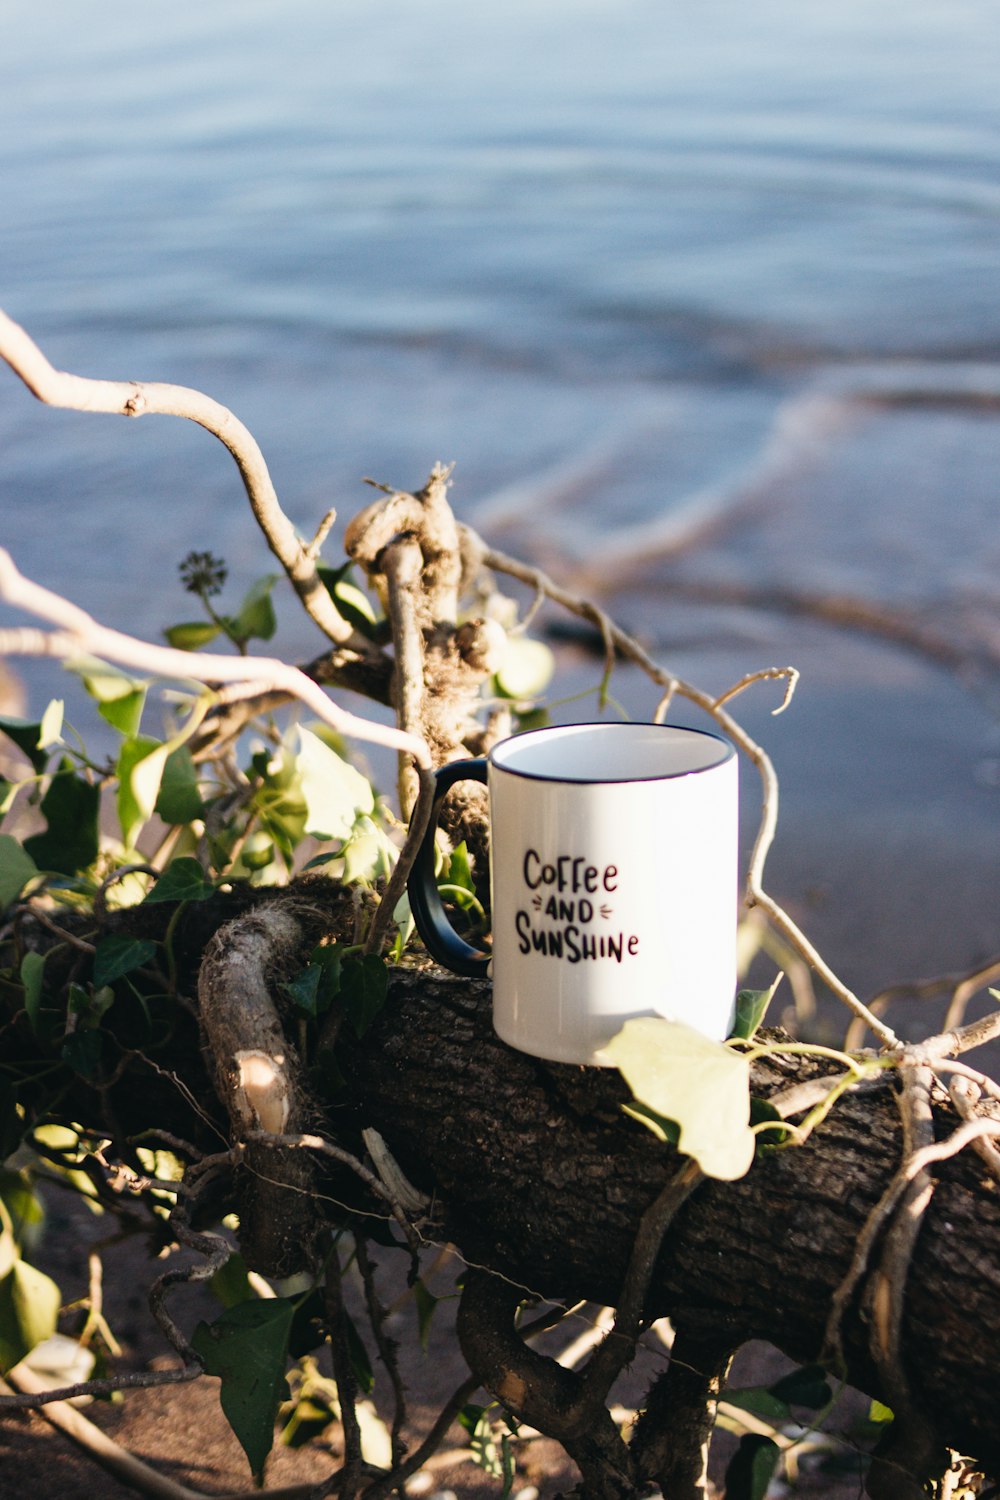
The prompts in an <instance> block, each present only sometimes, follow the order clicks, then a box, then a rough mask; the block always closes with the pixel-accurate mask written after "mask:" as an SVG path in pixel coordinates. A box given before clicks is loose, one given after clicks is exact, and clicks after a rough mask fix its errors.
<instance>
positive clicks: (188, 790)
mask: <svg viewBox="0 0 1000 1500" xmlns="http://www.w3.org/2000/svg"><path fill="white" fill-rule="evenodd" d="M154 811H155V812H156V815H157V817H159V818H162V819H163V821H164V823H172V824H177V823H193V822H194V820H195V818H200V817H201V816H202V814H203V813H204V811H205V804H204V801H203V800H202V795H201V792H200V791H199V790H198V768H197V766H196V765H195V763H194V757H193V756H192V754H191V751H190V750H189V749H188V748H187V746H186V745H180V746H179V747H178V748H177V749H176V750H172V751H171V753H170V754H169V755H168V756H167V759H166V762H165V763H164V767H163V775H162V776H161V778H160V790H159V793H158V795H157V798H156V807H155V809H154Z"/></svg>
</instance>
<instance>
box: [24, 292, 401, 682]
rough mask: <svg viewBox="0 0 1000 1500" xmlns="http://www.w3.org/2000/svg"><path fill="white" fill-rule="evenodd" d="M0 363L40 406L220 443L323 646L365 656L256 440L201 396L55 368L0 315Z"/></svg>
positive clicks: (368, 648)
mask: <svg viewBox="0 0 1000 1500" xmlns="http://www.w3.org/2000/svg"><path fill="white" fill-rule="evenodd" d="M0 359H4V360H6V362H7V364H8V365H10V368H11V369H12V370H13V371H14V374H15V375H18V376H20V378H21V380H23V381H24V384H25V385H26V386H27V387H28V389H29V391H31V393H32V395H33V396H37V398H38V400H39V401H43V402H44V403H45V404H46V405H47V406H57V407H64V408H67V409H69V410H71V411H96V412H109V413H111V414H113V415H115V416H122V417H142V416H148V415H154V414H156V415H160V416H167V417H186V418H187V419H188V421H191V422H196V423H197V424H198V426H199V427H204V428H205V430H206V432H210V433H211V434H212V436H213V437H216V438H218V439H219V442H220V443H222V444H223V445H224V446H225V447H226V448H228V449H229V452H230V453H231V454H232V456H233V458H234V459H235V460H236V467H237V468H238V469H239V471H240V477H241V478H242V480H243V484H244V488H245V489H246V492H247V498H248V499H249V501H250V506H251V509H252V510H253V513H254V515H255V516H256V518H257V522H258V524H259V526H260V528H261V530H262V531H263V533H264V536H265V537H266V539H267V544H268V546H269V547H270V548H271V551H272V552H273V553H274V555H275V557H276V558H277V559H278V561H279V562H280V563H281V566H282V567H283V568H284V570H285V572H286V573H287V575H288V577H289V579H290V580H291V583H292V586H293V588H294V589H295V592H296V593H297V594H298V596H299V598H300V599H301V600H302V603H303V605H304V607H305V609H306V611H307V612H308V614H309V616H310V618H311V619H312V620H313V621H314V622H315V623H316V624H317V625H318V626H319V628H320V629H321V630H322V631H323V633H324V634H325V635H327V636H329V638H330V640H332V641H336V642H337V643H338V644H340V645H345V644H348V643H349V644H350V646H351V648H352V649H353V650H355V651H356V652H357V653H358V655H359V656H362V657H364V656H370V655H371V654H372V653H373V651H374V649H375V648H374V647H373V646H372V644H371V642H370V641H368V640H366V638H365V637H364V636H363V635H361V634H359V633H358V632H357V631H356V630H354V628H353V626H351V625H350V624H349V623H348V622H347V621H346V620H345V619H344V617H343V616H342V615H341V613H340V611H339V610H338V609H337V607H336V605H335V604H334V602H333V600H332V599H331V597H330V594H329V592H328V591H327V589H326V588H325V587H324V585H323V582H322V580H321V579H320V576H319V573H318V572H317V569H316V562H315V556H314V555H311V553H310V549H309V548H308V547H303V545H302V543H301V542H300V541H299V539H298V537H297V536H296V534H295V528H294V527H293V525H292V523H291V521H290V520H289V519H288V517H287V516H286V515H285V513H284V511H283V510H282V509H281V506H280V505H279V503H278V497H277V495H276V494H275V491H274V485H273V484H272V482H271V476H270V474H269V473H268V469H267V464H266V463H265V462H264V455H263V454H262V453H261V451H260V447H259V445H258V443H257V440H256V438H255V437H254V436H253V434H252V433H251V432H250V431H249V429H248V428H246V427H244V425H243V423H242V422H240V421H239V420H238V419H237V418H236V417H235V416H234V415H233V413H232V412H231V411H229V410H228V409H227V408H226V407H225V406H221V405H220V404H219V402H218V401H213V400H212V398H211V397H210V396H206V395H204V394H203V393H202V392H201V391H194V390H190V389H189V388H188V387H187V386H182V385H163V384H159V383H146V382H138V381H131V380H90V379H88V378H86V377H85V376H82V375H70V374H68V373H67V372H66V371H64V370H57V369H55V368H54V367H53V366H52V365H51V364H50V363H49V361H48V360H47V359H46V358H45V355H44V354H43V353H42V351H41V350H40V349H39V347H38V345H37V344H36V343H35V342H34V340H33V339H32V338H30V337H29V335H28V334H27V333H26V332H25V330H24V329H23V328H21V327H20V325H19V324H17V323H15V322H14V321H13V319H12V318H10V317H8V316H7V314H6V313H5V312H3V311H0Z"/></svg>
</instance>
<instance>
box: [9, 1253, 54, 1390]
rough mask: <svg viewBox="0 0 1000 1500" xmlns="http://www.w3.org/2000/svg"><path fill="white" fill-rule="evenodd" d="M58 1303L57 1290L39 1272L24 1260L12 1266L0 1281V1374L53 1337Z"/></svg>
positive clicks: (10, 1368) (48, 1279) (49, 1280)
mask: <svg viewBox="0 0 1000 1500" xmlns="http://www.w3.org/2000/svg"><path fill="white" fill-rule="evenodd" d="M61 1300H62V1299H61V1297H60V1294H59V1288H58V1287H57V1286H56V1284H55V1282H54V1281H52V1280H51V1279H50V1278H49V1277H48V1276H46V1275H45V1274H44V1273H43V1272H42V1271H39V1270H37V1269H36V1267H35V1266H29V1265H28V1263H27V1261H24V1260H18V1261H16V1262H15V1263H14V1266H13V1268H12V1269H11V1270H10V1271H9V1272H8V1274H7V1275H6V1276H5V1277H4V1278H3V1280H2V1281H0V1374H3V1375H6V1373H7V1371H8V1370H12V1369H13V1368H14V1366H15V1365H16V1364H20V1362H21V1360H22V1359H24V1357H25V1355H27V1354H30V1353H31V1351H32V1349H34V1347H35V1345H36V1344H40V1343H42V1342H43V1341H44V1340H45V1339H48V1338H51V1337H52V1335H53V1334H54V1333H55V1331H56V1318H57V1316H58V1314H59V1303H60V1301H61Z"/></svg>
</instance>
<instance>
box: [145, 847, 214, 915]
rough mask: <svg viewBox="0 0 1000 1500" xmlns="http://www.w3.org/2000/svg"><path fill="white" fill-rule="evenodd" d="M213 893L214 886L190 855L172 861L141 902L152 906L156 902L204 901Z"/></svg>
mask: <svg viewBox="0 0 1000 1500" xmlns="http://www.w3.org/2000/svg"><path fill="white" fill-rule="evenodd" d="M214 893H215V886H214V884H213V883H212V881H211V880H210V879H209V877H208V876H207V875H206V874H205V871H204V870H203V869H202V867H201V865H200V864H199V863H198V861H197V860H196V859H194V858H192V856H191V855H187V854H185V855H181V857H180V858H179V859H172V860H171V861H170V863H169V865H167V868H166V869H165V870H164V872H163V874H162V875H161V876H160V878H159V880H158V881H157V882H156V884H155V885H154V886H153V889H152V890H151V891H150V892H149V894H148V896H146V897H145V899H144V900H143V902H142V905H143V906H154V905H155V904H156V903H157V902H158V901H205V900H207V898H208V897H209V896H211V895H214Z"/></svg>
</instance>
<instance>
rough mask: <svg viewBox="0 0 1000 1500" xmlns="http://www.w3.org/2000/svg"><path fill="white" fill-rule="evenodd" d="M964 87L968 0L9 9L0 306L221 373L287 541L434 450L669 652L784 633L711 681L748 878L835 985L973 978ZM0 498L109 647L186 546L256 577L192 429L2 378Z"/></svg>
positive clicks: (691, 659)
mask: <svg viewBox="0 0 1000 1500" xmlns="http://www.w3.org/2000/svg"><path fill="white" fill-rule="evenodd" d="M998 76H1000V10H998V8H997V7H996V6H995V4H994V3H993V0H954V3H952V4H949V5H948V6H942V5H940V4H938V3H932V0H906V3H903V0H887V3H885V4H882V5H879V6H872V5H870V4H866V3H861V0H840V3H839V4H838V5H837V6H835V7H834V6H828V5H824V6H820V5H818V4H815V3H813V0H755V4H754V5H753V6H745V5H740V4H738V3H737V0H698V3H695V0H673V3H671V4H669V5H665V4H663V0H572V3H569V0H545V3H544V4H539V3H538V0H510V3H508V4H507V5H505V6H504V7H502V8H501V7H494V6H474V5H469V4H467V3H465V4H460V3H458V0H424V3H422V4H421V5H419V6H416V5H413V4H411V3H404V0H285V3H283V4H282V6H281V7H280V8H279V7H277V6H274V5H272V4H270V3H264V0H257V3H254V0H240V3H235V0H212V3H210V4H202V3H199V4H195V3H193V0H172V3H171V5H170V6H169V7H166V6H163V7H155V8H153V7H147V8H145V9H144V10H140V11H137V12H132V13H122V12H120V11H119V10H117V9H115V8H111V7H93V6H84V5H83V4H81V3H79V0H50V3H49V4H47V5H46V6H44V7H38V6H37V5H36V4H35V3H34V0H31V3H29V0H6V6H5V11H4V25H3V49H2V54H0V203H2V219H0V303H2V305H4V306H5V307H6V309H7V311H9V312H10V314H11V315H12V316H13V317H15V318H16V319H17V320H18V321H19V322H21V323H22V324H24V325H26V326H27V327H28V328H29V329H30V330H31V331H32V332H33V334H34V335H35V336H36V338H38V340H39V341H40V342H41V344H42V346H43V348H44V349H45V350H46V352H47V353H48V355H49V356H50V358H51V359H52V360H53V362H54V363H55V364H57V365H59V366H61V367H63V368H68V369H72V370H75V371H78V372H80V373H88V374H95V375H106V376H118V377H133V378H140V379H160V380H168V381H176V382H179V383H182V384H188V385H193V386H197V387H199V388H201V389H204V390H207V391H208V392H210V393H211V394H212V395H214V396H215V397H216V398H217V399H219V400H221V401H223V402H225V403H226V404H227V405H228V406H230V407H231V408H232V409H233V410H235V411H236V413H237V414H238V415H239V416H240V417H241V418H242V419H243V420H244V421H245V422H246V423H247V424H248V425H249V426H250V427H251V429H252V430H253V431H254V432H255V433H256V435H257V437H258V439H259V441H260V442H261V444H262V447H263V449H264V452H265V454H266V456H267V458H268V461H269V463H270V465H271V468H272V472H273V475H274V478H275V482H276V484H277V487H278V491H279V494H280V495H281V498H282V501H283V504H284V506H285V508H286V510H287V511H288V512H289V514H290V515H291V516H292V517H293V519H294V520H295V521H296V522H297V523H298V524H299V525H300V526H301V527H302V529H303V531H304V532H307V533H311V531H312V529H313V528H314V527H315V524H316V521H317V519H318V518H319V516H320V515H321V514H322V513H323V512H324V511H325V510H326V509H327V508H328V506H330V505H331V504H335V505H337V506H338V508H339V510H340V512H341V515H342V516H343V517H345V518H346V517H347V516H349V515H350V513H351V512H352V511H353V510H354V509H355V508H357V507H358V506H360V505H361V504H364V503H365V502H366V501H367V499H368V498H370V492H368V491H366V490H365V489H364V488H363V487H362V485H361V479H362V476H364V475H369V474H370V475H373V476H374V477H375V478H376V479H379V480H384V481H387V482H390V483H392V484H399V485H403V486H407V487H412V486H415V485H418V484H419V483H421V482H422V480H423V478H424V477H425V475H426V473H427V471H428V469H429V468H430V466H431V464H432V463H433V462H434V461H435V460H436V459H438V458H442V459H447V460H452V459H454V460H456V461H457V465H458V466H457V469H456V476H455V485H454V489H453V498H454V501H455V505H456V508H457V510H458V511H459V513H460V515H462V516H463V517H464V518H466V519H468V520H470V521H471V522H472V523H473V524H475V525H477V526H479V527H480V528H481V529H482V530H483V531H484V533H485V534H487V535H488V536H489V537H491V538H492V539H495V540H496V541H497V542H498V543H499V544H501V545H503V546H504V547H505V548H506V549H507V550H509V551H514V552H517V553H520V554H521V555H524V556H528V557H530V558H532V559H536V560H540V561H543V562H544V563H545V564H546V566H548V567H549V568H550V569H551V570H552V571H553V572H555V573H556V574H558V575H559V576H560V577H561V578H562V579H564V580H566V581H568V582H574V581H577V582H580V583H581V585H584V584H585V585H586V586H587V587H589V588H591V589H598V588H601V589H603V591H604V593H605V595H606V598H607V600H608V602H609V604H610V606H611V607H612V609H613V610H614V611H615V612H616V613H617V614H618V616H619V617H620V618H621V619H622V621H623V623H625V624H626V625H629V626H631V627H633V628H635V629H636V630H638V631H640V632H641V634H642V635H643V637H644V639H645V640H647V641H648V643H649V644H650V647H651V649H652V650H653V651H654V654H656V655H657V656H658V657H660V658H661V659H662V660H664V661H666V662H668V663H670V664H671V665H673V666H674V667H675V668H676V670H678V671H680V672H682V673H685V674H687V675H688V676H689V677H691V678H692V679H694V680H695V681H697V682H699V683H702V684H704V685H706V686H708V687H714V688H717V689H718V690H720V691H721V690H722V689H723V688H725V687H726V686H728V685H729V683H730V682H732V681H733V680H735V679H736V678H739V677H741V676H742V675H743V674H744V673H745V672H748V671H752V670H755V669H756V668H758V667H764V666H771V665H784V664H785V663H786V662H788V661H791V662H794V663H795V664H796V665H798V666H799V667H800V668H801V669H802V672H803V681H802V685H801V687H800V689H799V692H798V695H797V697H796V700H795V702H794V704H793V706H792V708H790V709H789V711H788V712H787V713H786V714H785V715H784V716H783V717H781V718H777V719H772V718H771V717H770V712H769V711H770V709H771V708H772V707H773V706H774V705H775V702H776V696H775V692H774V690H773V689H771V688H768V687H758V688H756V689H754V690H752V693H751V695H748V697H747V699H746V701H745V718H746V720H747V722H748V724H749V725H750V727H751V728H752V729H753V730H754V731H756V732H758V733H759V734H760V735H761V736H762V737H763V738H764V739H765V742H766V744H767V746H768V748H769V750H770V751H771V753H772V754H773V756H774V758H775V760H776V762H777V764H778V769H779V772H780V773H781V775H782V779H783V787H784V793H783V820H782V831H781V837H780V841H779V845H778V849H777V851H776V853H775V856H774V859H773V865H772V870H773V876H772V884H773V885H774V886H775V888H776V889H777V890H778V891H779V893H780V894H782V895H783V896H787V898H788V899H789V900H790V901H791V902H792V903H793V904H795V906H796V910H797V912H798V914H799V915H800V916H801V917H802V918H803V920H804V921H805V923H806V925H807V926H809V927H810V930H811V931H814V932H816V934H817V936H818V937H820V938H821V939H822V940H823V942H824V943H825V945H826V947H827V949H828V950H829V952H830V956H831V957H832V958H833V959H834V961H835V962H840V964H841V967H843V968H844V969H845V977H846V978H847V979H848V980H849V981H850V982H854V983H856V984H858V985H859V986H861V987H868V986H873V985H875V984H877V983H880V982H881V981H883V980H887V979H891V978H895V977H898V976H899V975H900V974H903V973H913V972H920V971H924V970H937V969H945V968H953V967H960V966H962V965H963V964H965V963H966V962H967V961H970V962H971V961H972V960H974V959H976V958H977V957H979V956H982V955H983V954H986V953H988V952H991V951H993V949H994V948H996V947H1000V931H998V923H997V911H998V896H1000V875H998V864H1000V861H998V859H997V851H998V838H997V832H998V816H1000V790H998V788H1000V732H998V723H997V704H998V702H1000V694H998V686H1000V667H998V663H1000V631H998V628H997V617H998V606H1000V583H998V574H1000V533H998V528H997V524H996V513H997V492H998V474H1000V299H998V297H997V295H996V285H997V281H996V277H997V262H998V250H1000V234H998V229H1000V174H998V166H1000V91H998V89H997V78H998ZM0 507H2V535H3V542H4V544H5V545H7V546H8V547H9V548H10V549H11V551H12V552H13V554H14V556H15V559H16V560H17V562H18V563H19V565H20V566H21V568H22V569H23V570H24V571H25V572H27V573H28V574H30V575H31V576H34V577H36V578H37V579H39V581H41V582H44V583H46V584H48V585H49V586H51V587H53V588H56V589H59V590H61V591H64V592H66V593H68V594H69V595H70V596H71V597H73V598H74V599H75V600H77V601H78V602H79V603H81V604H83V605H85V606H86V607H87V608H89V609H91V610H92V611H93V612H94V613H96V614H98V615H99V616H100V617H101V618H102V619H104V620H105V621H107V622H109V623H112V624H116V625H120V626H122V627H124V628H127V629H130V630H132V631H134V632H136V633H139V634H149V635H155V634H156V633H157V632H158V631H159V630H160V628H161V627H162V626H163V625H164V624H166V623H169V622H171V621H173V620H175V619H177V618H179V617H183V616H184V615H185V613H187V612H188V611H187V606H186V604H185V598H184V596H183V595H182V594H181V592H180V590H179V587H178V585H177V582H176V562H177V560H178V559H179V558H180V557H181V556H182V555H183V554H184V553H185V552H186V551H187V550H188V549H190V548H191V547H198V548H211V549H213V550H215V551H217V552H220V553H222V554H224V555H225V556H226V558H227V559H228V561H229V563H230V567H231V570H232V573H233V576H234V580H235V583H234V588H236V587H239V585H240V584H245V583H248V582H249V581H251V580H252V579H253V578H254V577H255V576H257V575H258V574H260V573H261V572H263V571H267V570H268V568H269V563H268V560H267V558H266V557H265V555H264V553H263V551H262V547H261V544H260V541H259V538H258V536H257V534H256V532H255V530H254V528H253V525H252V523H251V521H250V518H249V514H248V511H247V509H246V505H245V501H244V499H243V496H242V491H241V488H240V485H239V482H238V477H237V475H236V472H235V470H234V468H233V466H232V463H231V461H230V460H229V458H228V456H227V455H226V454H225V453H224V451H223V450H222V449H221V448H220V447H219V446H218V445H217V444H216V443H215V442H214V440H213V439H211V438H209V437H208V436H207V435H206V434H205V433H203V432H201V431H200V430H198V429H196V428H193V427H187V426H185V425H184V424H180V423H177V422H173V421H170V420H168V419H155V418H154V419H150V420H148V421H143V422H130V423H126V422H123V421H120V420H118V419H113V418H109V417H103V418H102V417H84V416H80V415H76V414H70V413H61V412H53V411H49V410H45V409H43V408H41V407H39V406H38V405H37V404H36V403H35V402H34V401H33V400H32V399H31V398H30V397H29V396H28V395H27V393H26V392H25V391H24V390H23V388H22V387H21V386H20V385H19V383H18V382H16V381H15V380H14V379H13V378H12V377H11V378H3V379H0ZM817 597H819V598H820V599H822V600H823V601H825V604H826V606H827V607H829V606H830V604H831V601H839V604H840V606H842V607H843V609H844V610H846V613H847V614H851V613H857V610H858V608H859V607H862V608H864V609H867V610H869V611H875V612H876V613H878V612H882V613H884V611H885V610H886V609H887V608H892V609H894V610H896V611H901V612H903V618H905V619H906V621H907V622H908V626H907V628H908V630H909V632H910V634H911V635H913V633H914V632H915V631H916V630H917V629H919V630H920V631H922V632H923V633H924V635H925V636H930V637H931V641H930V644H931V645H932V646H933V647H934V648H935V649H939V650H941V651H943V652H944V653H945V657H946V658H947V653H948V652H949V651H950V652H952V653H957V654H958V655H960V656H961V657H962V659H963V660H964V661H965V663H966V666H965V668H964V669H963V670H962V671H959V670H958V669H957V668H956V666H955V665H954V662H953V660H951V659H948V660H947V661H946V664H944V665H942V661H941V659H940V658H939V659H933V658H932V657H930V656H928V655H927V654H926V652H923V651H921V650H917V649H913V648H912V647H911V646H909V645H906V644H900V643H899V642H891V641H889V640H886V639H880V638H878V637H873V636H872V635H871V634H870V633H868V632H865V631H860V630H858V629H856V628H850V627H845V626H842V625H837V626H835V625H832V624H829V623H821V622H818V621H817V620H815V619H813V618H810V617H809V615H808V614H807V613H803V610H804V608H805V606H806V605H807V603H808V601H809V600H813V599H815V598H817ZM280 644H281V646H282V648H283V649H284V650H287V651H290V652H311V651H312V650H314V649H315V640H314V637H313V636H312V634H311V633H310V629H309V627H308V625H307V624H306V623H305V622H303V621H300V620H298V619H297V618H296V616H295V614H294V611H293V610H291V609H289V610H288V611H287V621H286V623H285V624H283V627H282V635H281V639H280ZM924 644H925V645H926V644H927V643H926V641H925V642H924ZM567 666H568V671H569V681H570V684H571V685H572V686H574V687H581V688H582V687H583V686H585V685H586V684H587V683H588V682H591V681H593V680H594V677H595V675H596V673H595V669H594V666H593V663H592V662H591V661H590V660H589V659H588V658H586V657H585V656H584V655H583V654H582V653H575V652H574V651H572V650H569V651H568V652H567ZM25 675H26V676H27V677H28V679H29V681H30V683H31V686H32V691H33V692H34V693H37V694H41V693H44V692H47V691H48V690H49V689H50V688H51V687H52V686H53V684H54V682H55V678H54V676H53V675H52V673H51V671H50V669H47V668H46V669H43V668H40V667H32V668H30V669H28V668H26V669H25ZM615 686H616V691H617V693H618V696H619V698H620V699H621V701H622V702H623V704H624V705H625V707H626V708H627V709H628V711H629V712H631V713H633V714H637V715H641V714H644V713H645V714H648V713H649V712H651V710H652V706H653V700H652V698H651V696H650V695H649V694H648V693H647V692H646V690H645V688H644V687H643V686H642V684H640V683H639V682H638V680H637V679H634V678H633V677H632V676H631V675H630V674H628V673H622V674H621V677H620V680H618V681H616V684H615ZM747 791H748V796H751V795H752V792H753V786H752V782H748V785H747Z"/></svg>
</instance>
